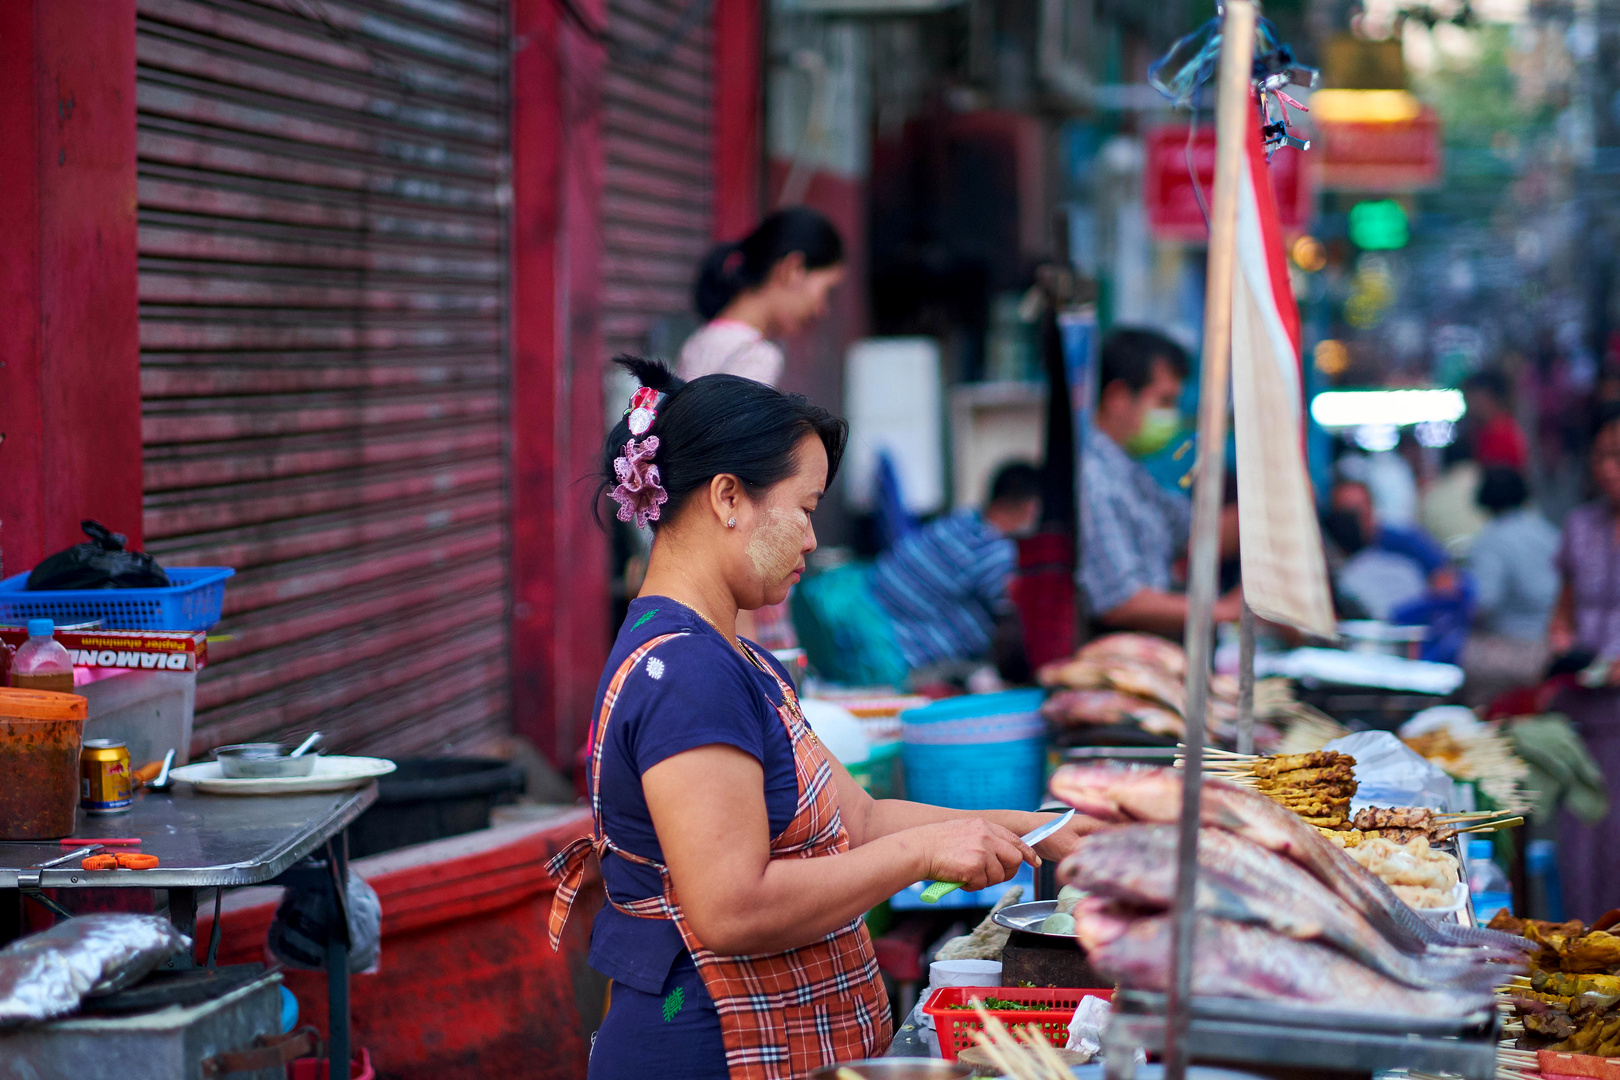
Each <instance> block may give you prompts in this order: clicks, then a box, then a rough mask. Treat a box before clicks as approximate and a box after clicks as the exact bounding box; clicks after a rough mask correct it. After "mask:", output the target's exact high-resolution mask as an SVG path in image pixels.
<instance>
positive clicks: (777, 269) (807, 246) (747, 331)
mask: <svg viewBox="0 0 1620 1080" xmlns="http://www.w3.org/2000/svg"><path fill="white" fill-rule="evenodd" d="M843 277H844V241H843V239H842V238H841V237H839V235H838V230H837V229H835V228H834V227H833V224H832V222H830V221H828V220H827V219H826V218H824V217H822V216H821V215H820V214H818V213H816V212H815V211H814V210H810V209H808V208H806V207H802V206H793V207H788V208H787V209H785V210H778V211H776V213H774V214H771V215H770V216H769V217H767V218H766V219H765V220H764V221H762V222H760V223H759V227H758V228H756V229H755V230H754V231H753V232H751V233H749V234H748V235H747V236H745V237H743V238H742V239H741V240H738V241H736V242H734V243H729V244H720V245H718V246H717V247H715V248H714V250H712V251H710V252H709V254H708V257H707V258H705V259H704V260H703V266H702V268H701V269H700V270H699V271H698V280H697V287H696V290H695V296H694V299H695V301H696V303H697V310H698V314H699V315H701V316H702V317H703V318H704V319H705V320H706V322H705V324H704V326H703V327H702V328H701V329H699V330H698V331H697V332H696V333H695V334H693V335H692V336H691V337H689V338H687V339H686V344H684V345H682V346H681V356H680V377H681V378H682V379H686V380H691V379H696V378H699V377H700V376H703V375H716V374H725V375H740V376H742V377H743V378H745V379H753V380H754V381H755V382H762V383H765V384H766V385H768V386H775V385H776V384H777V383H778V382H780V381H781V379H782V369H783V367H784V365H785V363H786V360H785V358H784V357H783V355H782V350H781V348H780V347H778V346H777V345H776V344H775V343H774V342H773V341H771V340H770V339H772V338H777V337H786V336H790V335H792V334H795V333H798V332H799V331H800V330H802V329H803V328H804V327H806V326H808V325H809V324H810V323H812V322H814V321H815V320H817V319H819V318H821V317H822V316H823V315H825V314H826V313H827V294H828V293H830V292H831V291H832V290H833V287H834V286H836V285H837V284H838V283H839V282H840V281H842V280H843Z"/></svg>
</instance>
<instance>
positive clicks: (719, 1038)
mask: <svg viewBox="0 0 1620 1080" xmlns="http://www.w3.org/2000/svg"><path fill="white" fill-rule="evenodd" d="M621 362H622V363H624V364H625V366H626V367H628V368H629V369H630V370H631V372H632V373H633V374H635V375H636V376H637V377H638V379H639V380H640V381H641V383H642V386H643V389H642V390H640V391H638V392H637V393H636V395H635V397H634V398H632V400H631V408H630V409H629V410H627V413H626V419H625V422H623V423H621V424H620V425H619V426H618V427H617V428H616V429H615V431H614V432H613V434H612V435H611V436H610V437H609V440H608V445H607V447H606V448H605V450H604V471H605V473H606V474H607V475H608V476H609V477H611V478H612V479H611V480H609V481H607V483H606V484H605V485H604V486H605V487H606V486H608V485H611V490H610V491H609V494H610V496H611V497H612V498H613V499H614V500H615V501H616V502H618V503H619V504H620V510H619V514H620V517H621V519H623V520H626V521H635V522H636V523H637V524H638V525H650V526H652V527H653V528H654V540H653V547H652V554H651V557H650V558H649V561H648V569H647V576H646V580H645V583H644V585H643V587H642V590H641V595H640V596H639V597H638V598H637V599H636V600H635V601H634V602H633V603H632V605H631V607H630V613H629V616H628V618H627V619H626V620H625V623H624V626H623V627H622V628H621V630H620V632H619V638H618V641H617V642H616V643H615V645H614V648H613V652H612V655H611V656H610V658H609V660H608V664H607V667H606V669H605V670H604V674H603V681H602V687H601V691H600V693H599V697H598V710H597V713H596V718H595V721H594V723H593V726H592V731H591V739H590V743H589V750H590V761H591V796H592V805H593V808H594V810H595V815H596V819H595V830H594V834H593V835H592V836H590V837H582V838H581V839H580V840H578V841H576V842H575V843H574V844H573V845H571V846H570V847H569V848H568V850H566V851H565V852H564V853H563V854H562V855H561V856H559V857H558V859H557V860H556V861H555V862H554V863H553V871H554V873H556V874H557V876H558V877H559V878H560V879H561V881H560V884H559V886H558V891H557V903H556V905H555V907H554V910H553V915H552V932H553V935H554V940H555V936H556V935H557V934H559V933H560V931H561V926H562V920H564V919H566V917H567V913H568V909H569V906H570V905H571V903H572V900H573V898H574V896H575V894H576V893H577V891H578V888H579V885H580V882H581V881H582V879H583V874H584V870H585V866H586V863H587V860H588V858H589V856H590V855H591V854H592V853H593V852H594V853H595V854H596V856H597V857H598V858H599V859H600V860H601V863H602V875H603V880H604V882H605V884H606V887H607V893H608V903H607V904H606V905H605V906H604V907H603V909H602V911H601V912H600V913H599V914H598V916H597V920H596V923H595V926H594V929H593V932H592V941H591V964H592V966H593V967H596V968H597V969H598V970H600V971H602V972H604V973H606V974H608V975H609V976H611V977H612V979H613V990H612V996H611V1004H610V1006H609V1009H608V1013H607V1016H606V1018H605V1019H604V1021H603V1025H602V1028H601V1030H600V1031H599V1032H598V1034H597V1037H596V1040H595V1043H594V1048H593V1051H592V1057H591V1065H590V1076H591V1078H592V1080H618V1078H628V1077H632V1076H633V1077H644V1076H653V1075H656V1076H660V1077H717V1076H724V1075H728V1074H729V1076H730V1077H732V1078H733V1080H776V1078H779V1077H780V1078H787V1077H794V1076H802V1075H804V1074H805V1073H807V1072H809V1071H810V1070H811V1069H814V1068H816V1067H819V1066H820V1065H823V1064H829V1063H831V1062H833V1061H836V1060H840V1059H846V1058H849V1057H860V1056H864V1055H869V1054H874V1053H881V1052H882V1050H883V1049H884V1048H885V1046H886V1044H887V1041H888V1034H889V1030H890V1029H889V1022H890V1021H889V1016H888V1002H887V999H886V998H885V997H884V995H883V991H882V984H881V982H880V980H879V979H878V976H877V968H876V961H875V959H874V957H873V955H872V948H871V942H870V939H869V938H868V936H867V934H866V929H865V925H864V923H863V921H862V916H863V914H864V913H865V912H866V911H867V910H868V909H869V908H871V907H873V906H875V905H876V904H878V903H879V902H881V901H882V900H884V899H886V898H887V897H889V896H891V895H893V894H894V893H896V892H898V891H899V890H901V889H903V888H905V887H906V886H908V885H910V884H912V883H913V882H916V881H919V880H923V879H929V878H932V879H937V880H948V881H960V882H964V883H966V886H967V887H968V888H970V889H980V888H984V887H985V886H987V885H990V884H995V883H999V882H1002V881H1005V880H1007V879H1008V878H1009V877H1011V876H1012V875H1013V874H1014V873H1015V872H1016V871H1017V870H1018V868H1019V866H1020V865H1021V864H1022V863H1024V862H1031V863H1033V862H1038V861H1039V860H1038V858H1037V855H1036V853H1035V852H1033V851H1031V850H1030V849H1029V848H1028V847H1027V846H1025V845H1024V844H1023V843H1022V841H1020V840H1019V839H1018V836H1019V834H1021V833H1024V832H1028V831H1030V830H1031V829H1034V828H1035V827H1036V826H1038V825H1039V824H1040V823H1041V822H1042V821H1044V820H1046V817H1045V816H1044V815H1040V814H1034V813H1026V812H1020V811H987V812H982V813H974V814H969V813H967V812H964V811H954V810H947V809H943V808H939V807H931V806H923V805H920V804H915V803H906V802H899V801H893V800H884V801H874V800H873V799H871V798H870V797H869V796H868V795H867V794H866V793H865V792H864V791H863V790H862V789H861V788H860V786H859V785H858V784H857V783H856V782H855V781H854V780H852V779H851V778H850V776H849V774H848V773H847V772H846V771H845V770H844V769H843V767H842V766H840V765H839V764H838V763H837V762H836V761H835V760H833V759H832V758H831V757H830V756H829V755H827V754H826V753H825V752H823V751H822V750H821V748H820V745H819V743H818V742H817V740H816V738H815V735H814V733H813V732H812V731H811V730H810V729H809V727H808V726H807V725H806V724H805V723H804V719H803V716H802V714H801V713H800V712H799V709H798V702H797V699H796V698H795V696H794V693H793V689H792V687H791V685H790V684H789V682H788V680H787V678H786V673H785V672H783V671H782V669H781V668H780V667H779V666H778V665H777V664H776V663H775V661H774V660H772V659H771V658H770V656H769V654H767V653H765V652H764V651H763V650H761V649H759V648H758V647H757V646H755V645H753V644H752V643H751V642H748V641H746V640H743V639H740V638H738V637H737V635H736V630H735V626H736V619H737V612H738V611H739V610H749V609H754V608H758V607H760V606H762V605H764V604H770V603H780V602H781V600H782V599H783V597H784V596H785V595H786V594H787V591H788V588H789V587H790V586H791V585H792V584H793V583H794V582H796V581H797V580H798V578H799V576H800V574H802V573H803V571H804V558H805V556H806V555H808V554H809V553H810V552H811V551H813V550H815V546H816V539H815V530H814V527H813V526H812V524H811V516H812V514H813V513H814V512H815V509H816V505H817V503H818V502H819V500H820V499H821V496H822V494H823V492H824V491H825V490H826V487H827V485H828V484H829V483H830V481H831V479H832V477H833V476H834V474H835V473H836V471H837V467H838V460H839V457H840V455H841V453H842V451H843V446H844V433H845V427H844V424H843V422H842V421H840V420H837V419H836V418H834V417H832V416H831V415H829V414H828V413H827V412H826V411H825V410H823V409H819V408H817V407H815V406H813V405H810V404H809V403H808V402H806V401H805V400H804V399H803V398H802V397H798V396H795V395H788V394H784V393H782V392H780V391H778V390H775V389H772V388H771V387H768V386H764V385H763V384H760V383H756V382H753V381H751V380H747V379H742V378H738V377H735V376H729V375H711V376H706V377H704V378H700V379H696V380H694V381H693V382H691V383H682V382H680V381H679V380H677V379H675V378H674V377H673V376H672V375H671V374H670V373H669V371H668V369H667V368H665V367H664V366H663V365H662V364H658V363H652V362H648V361H639V360H625V361H621ZM1085 831H1087V829H1086V823H1081V824H1080V825H1074V826H1070V827H1069V828H1068V829H1066V830H1065V831H1064V832H1062V833H1060V834H1058V835H1057V836H1055V837H1053V838H1052V839H1051V840H1049V841H1047V842H1046V843H1044V844H1043V845H1042V846H1041V850H1040V856H1041V857H1045V858H1059V857H1061V856H1063V855H1064V854H1066V853H1067V852H1068V851H1069V850H1070V849H1071V848H1072V847H1073V845H1074V842H1075V841H1076V840H1077V839H1078V838H1079V836H1080V835H1082V834H1083V832H1085Z"/></svg>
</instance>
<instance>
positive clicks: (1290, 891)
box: [1058, 825, 1516, 990]
mask: <svg viewBox="0 0 1620 1080" xmlns="http://www.w3.org/2000/svg"><path fill="white" fill-rule="evenodd" d="M1176 849H1177V831H1176V828H1175V826H1173V825H1120V826H1116V827H1115V828H1112V829H1106V830H1104V831H1102V832H1098V833H1093V834H1092V835H1090V836H1088V837H1086V838H1085V839H1083V840H1081V841H1080V844H1079V846H1078V847H1076V848H1075V850H1074V851H1073V852H1072V853H1071V854H1070V855H1069V857H1068V858H1066V859H1064V860H1063V865H1062V866H1061V867H1059V868H1058V880H1060V881H1062V882H1064V883H1066V884H1069V885H1073V886H1075V887H1076V888H1079V889H1083V890H1085V891H1086V892H1088V893H1090V894H1091V895H1093V896H1099V897H1104V898H1109V899H1114V900H1119V901H1122V902H1124V903H1126V904H1128V905H1130V906H1131V907H1133V908H1142V909H1147V910H1149V911H1163V910H1166V909H1168V908H1169V907H1170V906H1171V903H1172V901H1173V900H1174V897H1175V891H1176ZM1198 866H1199V870H1198V910H1199V911H1200V912H1203V913H1204V914H1206V915H1211V916H1215V917H1217V918H1221V919H1228V920H1231V921H1233V922H1239V923H1244V924H1249V925H1257V926H1265V927H1269V928H1270V929H1272V930H1274V931H1276V932H1277V933H1279V934H1282V935H1284V936H1286V937H1290V938H1294V939H1296V940H1299V941H1310V940H1316V941H1321V942H1323V943H1325V944H1329V945H1333V946H1336V947H1337V948H1339V949H1341V950H1342V951H1344V952H1345V953H1348V954H1349V955H1350V956H1352V957H1354V958H1355V959H1356V960H1359V961H1360V962H1362V963H1363V964H1366V965H1367V966H1368V967H1370V968H1372V969H1373V970H1375V971H1378V972H1380V973H1382V974H1384V975H1386V976H1388V977H1390V978H1392V979H1394V980H1395V981H1397V982H1400V983H1403V984H1405V985H1407V986H1411V987H1416V988H1418V989H1424V990H1429V989H1442V988H1447V987H1465V988H1473V989H1479V990H1488V989H1490V988H1491V987H1493V986H1494V985H1496V984H1497V983H1499V982H1504V981H1506V979H1507V977H1508V976H1509V975H1511V974H1512V973H1513V972H1514V970H1516V969H1514V968H1511V967H1508V966H1506V965H1503V964H1490V963H1486V960H1485V958H1486V956H1488V955H1489V954H1486V953H1483V952H1480V951H1478V950H1476V952H1478V953H1479V955H1467V954H1459V952H1458V951H1457V950H1454V949H1441V950H1439V951H1438V953H1437V954H1435V955H1432V956H1431V955H1427V954H1420V955H1415V956H1414V955H1409V954H1407V953H1403V952H1401V951H1400V950H1399V949H1397V948H1395V947H1394V946H1393V945H1391V944H1390V943H1389V941H1388V940H1386V939H1385V938H1384V936H1383V935H1382V934H1380V933H1378V931H1376V930H1374V929H1373V928H1372V926H1371V925H1370V924H1369V923H1368V922H1367V920H1366V918H1365V917H1363V916H1362V915H1361V913H1360V912H1358V911H1356V910H1355V909H1354V908H1352V907H1351V906H1350V905H1349V904H1347V903H1345V902H1344V901H1343V900H1341V899H1340V898H1339V897H1338V896H1337V895H1335V894H1334V893H1333V892H1331V891H1330V890H1329V889H1328V888H1327V887H1326V886H1324V885H1323V884H1322V883H1321V882H1319V881H1317V880H1316V879H1315V878H1314V877H1312V876H1311V875H1310V874H1308V873H1306V872H1305V871H1304V870H1303V869H1301V868H1300V867H1298V866H1296V865H1295V864H1294V863H1292V862H1289V861H1288V860H1287V859H1285V858H1283V857H1282V856H1280V855H1277V854H1275V853H1273V852H1270V851H1267V850H1265V849H1263V848H1261V847H1259V846H1257V845H1255V844H1252V843H1250V842H1249V841H1247V840H1244V839H1243V838H1242V837H1239V836H1235V835H1233V834H1232V833H1228V832H1223V831H1221V830H1220V829H1208V828H1206V829H1200V830H1199V840H1198Z"/></svg>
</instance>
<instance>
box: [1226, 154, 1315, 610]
mask: <svg viewBox="0 0 1620 1080" xmlns="http://www.w3.org/2000/svg"><path fill="white" fill-rule="evenodd" d="M1259 127H1260V125H1259V124H1258V123H1251V124H1250V125H1248V128H1249V131H1248V147H1247V153H1246V154H1245V155H1244V158H1243V176H1242V180H1241V182H1240V183H1239V184H1238V213H1237V266H1236V268H1235V270H1236V272H1235V273H1234V274H1233V289H1232V413H1233V428H1234V431H1235V434H1236V437H1237V479H1238V526H1239V529H1240V530H1241V534H1242V559H1243V595H1244V599H1245V600H1247V601H1248V604H1249V607H1251V608H1252V609H1254V613H1255V614H1256V615H1258V616H1259V617H1260V618H1262V619H1266V620H1269V621H1271V622H1276V623H1285V624H1287V625H1289V626H1293V627H1297V628H1298V629H1300V630H1303V631H1305V632H1306V633H1309V634H1314V635H1317V636H1320V637H1331V636H1333V634H1334V617H1333V598H1332V595H1331V593H1330V591H1329V588H1328V575H1327V561H1326V558H1325V556H1324V554H1323V551H1322V534H1321V530H1320V528H1319V527H1318V525H1317V520H1316V504H1315V499H1314V498H1313V496H1312V491H1311V483H1310V473H1309V471H1308V469H1307V467H1306V463H1305V394H1304V373H1303V371H1302V369H1301V352H1300V329H1299V306H1298V305H1297V304H1296V303H1295V301H1294V290H1293V287H1292V286H1291V285H1290V284H1289V281H1288V266H1287V264H1286V263H1285V261H1284V260H1285V255H1284V252H1283V236H1282V227H1281V224H1280V222H1279V219H1278V214H1277V201H1276V198H1275V197H1274V196H1273V194H1272V190H1271V180H1270V177H1269V176H1268V175H1267V171H1266V170H1267V166H1266V156H1265V150H1264V148H1263V146H1262V143H1261V137H1260V131H1259Z"/></svg>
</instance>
